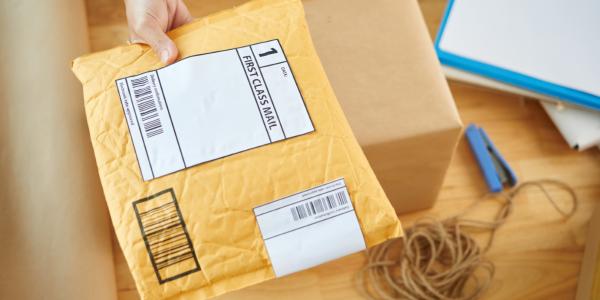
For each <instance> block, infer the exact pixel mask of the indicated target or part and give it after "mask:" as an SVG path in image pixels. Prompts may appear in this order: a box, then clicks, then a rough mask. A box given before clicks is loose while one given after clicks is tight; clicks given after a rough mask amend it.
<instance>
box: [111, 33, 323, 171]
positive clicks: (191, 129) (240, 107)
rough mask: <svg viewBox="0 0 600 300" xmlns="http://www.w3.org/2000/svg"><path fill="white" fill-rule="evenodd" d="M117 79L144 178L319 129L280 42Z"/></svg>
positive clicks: (182, 62)
mask: <svg viewBox="0 0 600 300" xmlns="http://www.w3.org/2000/svg"><path fill="white" fill-rule="evenodd" d="M116 84H117V90H118V91H119V96H120V98H121V104H122V105H123V110H124V113H125V119H126V121H127V125H128V127H129V134H130V135H131V139H132V141H133V146H134V148H135V153H136V155H137V159H138V163H139V165H140V170H141V173H142V178H143V179H144V180H151V179H153V178H156V177H160V176H163V175H167V174H170V173H173V172H176V171H179V170H181V169H184V168H187V167H190V166H194V165H197V164H200V163H203V162H207V161H211V160H215V159H218V158H222V157H225V156H228V155H232V154H235V153H239V152H242V151H245V150H248V149H252V148H256V147H259V146H263V145H267V144H270V143H274V142H277V141H280V140H284V139H288V138H291V137H295V136H299V135H302V134H306V133H309V132H312V131H314V127H313V124H312V122H311V120H310V117H309V115H308V111H307V110H306V106H305V105H304V100H303V98H302V95H301V94H300V90H299V89H298V86H297V84H296V80H295V79H294V75H293V73H292V70H291V69H290V66H289V64H288V62H287V58H286V56H285V53H284V52H283V49H282V47H281V45H280V44H279V41H278V40H272V41H267V42H262V43H259V44H253V45H249V46H244V47H239V48H234V49H228V50H222V51H217V52H212V53H207V54H201V55H195V56H191V57H188V58H185V59H183V60H181V61H179V62H177V63H175V64H172V65H169V66H167V67H164V68H161V69H158V70H154V71H149V72H146V73H142V74H139V75H135V76H130V77H126V78H122V79H119V80H117V82H116Z"/></svg>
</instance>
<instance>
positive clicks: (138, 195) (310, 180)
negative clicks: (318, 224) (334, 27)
mask: <svg viewBox="0 0 600 300" xmlns="http://www.w3.org/2000/svg"><path fill="white" fill-rule="evenodd" d="M169 35H170V36H171V38H173V40H174V41H175V43H176V44H177V47H178V49H179V51H180V55H181V57H182V58H186V57H190V56H194V55H199V54H204V53H212V52H215V51H221V50H224V49H234V48H237V47H243V46H246V45H251V44H256V43H261V42H265V41H273V40H277V41H278V43H279V45H280V46H281V49H282V50H283V51H284V52H285V55H286V57H287V62H288V63H289V67H290V68H291V72H292V74H293V76H294V78H295V81H296V82H297V86H298V89H299V92H300V93H301V95H302V98H303V101H304V104H305V107H306V110H307V111H308V115H309V116H310V119H311V120H312V125H313V126H314V131H311V132H307V133H305V134H302V135H298V136H295V137H291V138H288V139H285V140H281V141H278V142H273V143H268V144H266V145H263V146H260V147H254V148H252V149H248V150H246V151H241V152H238V153H235V154H231V155H227V156H224V157H222V158H218V159H214V160H210V161H207V162H204V163H200V164H197V165H194V166H187V168H184V169H182V170H178V171H175V172H171V173H169V174H166V175H164V176H162V175H161V176H155V177H156V178H153V179H150V180H144V179H143V177H142V174H141V172H142V171H141V168H140V165H139V164H140V163H139V162H138V160H139V157H137V155H136V152H135V149H134V144H133V142H132V135H131V133H130V129H131V128H129V127H128V122H127V121H126V120H127V119H126V116H125V114H126V113H125V110H124V108H123V106H122V104H121V100H120V97H119V90H118V89H117V84H115V82H116V81H117V80H118V79H120V78H125V77H128V76H134V75H136V74H140V73H144V72H147V71H150V70H154V69H159V68H161V67H163V66H162V65H161V63H160V61H159V59H158V58H157V57H156V56H155V55H154V54H153V52H152V51H151V49H149V48H148V47H147V46H144V45H129V46H123V47H117V48H114V49H110V50H107V51H104V52H100V53H95V54H91V55H88V56H84V57H81V58H78V59H76V60H75V61H74V63H73V71H74V73H75V74H76V75H77V77H78V78H79V80H80V81H81V82H82V83H83V89H84V95H85V108H86V113H87V118H88V124H89V129H90V135H91V140H92V144H93V147H94V151H95V155H96V162H97V165H98V171H99V174H100V178H101V181H102V186H103V189H104V193H105V196H106V201H107V204H108V207H109V210H110V215H111V219H112V223H113V225H114V228H115V231H116V234H117V237H118V240H119V244H120V246H121V248H122V250H123V252H124V254H125V257H126V259H127V263H128V265H129V268H130V270H131V273H132V274H133V277H134V279H135V282H136V285H137V288H138V290H139V292H140V294H141V295H142V298H144V299H165V298H178V299H205V298H209V297H212V296H216V295H219V294H223V293H226V292H228V291H232V290H236V289H240V288H243V287H245V286H249V285H252V284H256V283H259V282H262V281H265V280H269V279H272V278H274V277H275V273H274V269H273V266H272V261H271V258H270V256H269V252H268V249H267V247H266V246H265V241H264V240H263V236H262V235H261V230H260V228H259V226H258V224H257V217H256V215H255V212H254V211H253V209H254V208H256V207H259V206H261V205H263V204H266V203H271V202H272V201H274V200H277V199H280V198H282V197H286V196H289V195H294V194H297V193H301V192H303V191H306V190H309V189H311V188H314V187H317V186H319V185H322V184H325V183H328V182H332V181H335V180H339V179H340V178H342V179H343V182H345V185H346V189H347V191H348V195H349V199H350V201H351V204H352V206H353V209H354V213H355V216H356V218H357V219H358V224H359V225H360V232H362V236H363V237H364V244H365V245H366V246H367V247H371V246H374V245H376V244H378V243H381V242H383V241H385V240H387V239H390V238H394V237H398V236H400V235H401V227H400V223H399V221H398V218H397V217H396V215H395V213H394V209H393V208H392V206H391V205H390V203H389V202H388V199H387V198H386V196H385V193H384V191H383V190H382V188H381V186H380V185H379V183H378V181H377V179H376V177H375V175H374V173H373V171H372V170H371V168H370V166H369V163H368V162H367V160H366V158H365V156H364V155H363V153H362V151H361V148H360V146H359V145H358V143H357V141H356V140H355V138H354V136H353V134H352V131H351V129H350V127H349V125H348V123H347V121H346V119H345V117H344V114H343V112H342V110H341V108H340V106H339V104H338V102H337V100H336V98H335V95H334V93H333V91H332V88H331V86H330V85H329V82H328V80H327V77H326V75H325V72H324V71H323V68H322V67H321V64H320V62H319V58H318V57H317V54H316V52H315V50H314V48H313V45H312V41H311V38H310V34H309V31H308V28H307V25H306V22H305V19H304V11H303V8H302V4H301V2H300V1H299V0H285V1H276V0H258V1H252V2H249V3H247V4H245V5H243V6H240V7H236V8H233V9H230V10H227V11H223V12H221V13H217V14H215V15H211V16H209V17H206V18H203V19H200V20H197V21H195V22H193V23H191V24H189V25H186V26H184V27H181V28H178V29H176V30H175V31H173V32H170V33H169ZM348 51H352V49H348ZM267 54H268V53H267ZM184 61H186V59H183V61H181V62H179V63H183V62H184ZM176 64H178V63H176ZM347 67H348V72H360V70H355V69H353V68H352V65H348V66H347ZM165 70H166V69H165ZM182 76H184V75H182ZM182 81H184V78H182ZM234 88H235V87H234ZM364 100H365V101H364V105H365V109H368V106H369V99H364ZM232 109H236V108H232ZM364 126H369V125H368V124H364ZM84 200H85V199H82V201H84ZM297 217H298V216H295V217H294V218H297ZM157 228H160V229H161V230H163V231H162V233H161V234H159V235H152V233H153V231H156V229H157ZM261 228H262V227H261ZM341 238H343V237H341ZM307 251H318V249H308V250H307Z"/></svg>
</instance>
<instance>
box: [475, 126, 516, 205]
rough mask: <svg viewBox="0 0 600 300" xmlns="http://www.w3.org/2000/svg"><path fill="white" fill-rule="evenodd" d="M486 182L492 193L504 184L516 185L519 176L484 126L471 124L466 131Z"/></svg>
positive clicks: (498, 190) (499, 189)
mask: <svg viewBox="0 0 600 300" xmlns="http://www.w3.org/2000/svg"><path fill="white" fill-rule="evenodd" d="M465 135H466V136H467V140H468V141H469V144H470V145H471V150H473V153H474V154H475V158H476V159H477V163H478V164H479V168H480V169H481V172H482V173H483V177H484V178H485V182H486V183H487V185H488V188H489V189H490V191H491V192H492V193H497V192H500V191H502V189H503V187H504V184H508V185H509V186H514V185H516V184H517V176H516V175H515V173H514V172H513V170H512V169H511V168H510V166H509V165H508V163H507V162H506V160H504V158H503V157H502V155H501V154H500V152H499V151H498V149H496V147H495V146H494V144H493V143H492V141H491V140H490V138H489V137H488V136H487V134H486V133H485V131H484V130H483V128H480V127H477V126H476V125H475V124H471V125H469V126H468V127H467V130H466V131H465Z"/></svg>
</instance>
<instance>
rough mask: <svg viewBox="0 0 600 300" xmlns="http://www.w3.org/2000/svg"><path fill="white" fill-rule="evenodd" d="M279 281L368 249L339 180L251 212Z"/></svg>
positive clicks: (345, 191) (341, 181)
mask: <svg viewBox="0 0 600 300" xmlns="http://www.w3.org/2000/svg"><path fill="white" fill-rule="evenodd" d="M254 214H255V216H256V221H257V223H258V226H259V228H260V232H261V234H262V238H263V240H264V242H265V246H266V248H267V252H268V253H269V258H270V259H271V264H272V266H273V271H274V272H275V275H276V276H277V277H279V276H284V275H287V274H291V273H294V272H297V271H300V270H304V269H308V268H311V267H314V266H317V265H320V264H322V263H325V262H327V261H330V260H334V259H336V258H340V257H342V256H346V255H348V254H352V253H355V252H358V251H362V250H364V249H365V248H366V245H365V240H364V237H363V235H362V232H361V230H360V225H359V224H358V219H357V218H356V213H355V212H354V207H353V206H352V202H351V201H350V195H349V194H348V190H347V188H346V184H345V182H344V179H343V178H340V179H338V180H335V181H332V182H329V183H326V184H323V185H320V186H317V187H314V188H311V189H308V190H306V191H302V192H300V193H297V194H294V195H291V196H288V197H285V198H282V199H279V200H275V201H273V202H270V203H267V204H264V205H261V206H258V207H256V208H254Z"/></svg>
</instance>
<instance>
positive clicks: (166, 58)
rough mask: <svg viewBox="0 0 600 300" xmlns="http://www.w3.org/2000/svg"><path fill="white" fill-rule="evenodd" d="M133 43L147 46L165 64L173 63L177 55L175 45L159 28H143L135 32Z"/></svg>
mask: <svg viewBox="0 0 600 300" xmlns="http://www.w3.org/2000/svg"><path fill="white" fill-rule="evenodd" d="M132 40H133V42H141V43H144V44H148V45H149V46H150V47H152V49H153V50H154V52H155V53H156V54H157V55H158V57H159V58H160V60H161V61H162V62H163V63H165V64H170V63H172V62H174V61H175V59H176V58H177V55H178V51H177V47H176V46H175V43H174V42H173V41H172V40H171V39H170V38H169V36H167V34H166V33H165V32H164V31H163V30H162V29H161V28H160V27H159V26H144V27H142V28H140V30H137V31H136V37H135V38H133V39H132Z"/></svg>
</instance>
